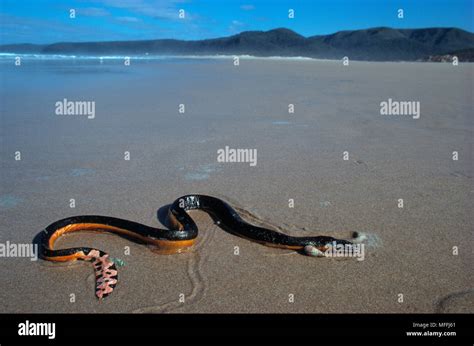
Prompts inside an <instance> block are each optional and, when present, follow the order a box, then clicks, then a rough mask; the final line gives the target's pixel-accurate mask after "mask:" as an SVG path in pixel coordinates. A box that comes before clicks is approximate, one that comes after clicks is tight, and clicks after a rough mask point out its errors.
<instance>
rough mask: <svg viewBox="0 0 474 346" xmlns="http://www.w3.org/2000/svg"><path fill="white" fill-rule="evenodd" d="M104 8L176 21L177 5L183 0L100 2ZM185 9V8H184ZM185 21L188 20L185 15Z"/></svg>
mask: <svg viewBox="0 0 474 346" xmlns="http://www.w3.org/2000/svg"><path fill="white" fill-rule="evenodd" d="M101 2H102V4H103V5H104V6H107V7H111V8H120V9H126V10H128V11H130V12H131V13H135V14H137V15H143V16H147V17H152V18H156V19H167V20H178V19H179V17H178V11H179V9H180V8H181V7H179V6H178V5H179V4H182V3H184V2H186V1H185V0H153V1H144V0H102V1H101ZM184 9H185V8H184ZM186 19H189V16H188V13H186Z"/></svg>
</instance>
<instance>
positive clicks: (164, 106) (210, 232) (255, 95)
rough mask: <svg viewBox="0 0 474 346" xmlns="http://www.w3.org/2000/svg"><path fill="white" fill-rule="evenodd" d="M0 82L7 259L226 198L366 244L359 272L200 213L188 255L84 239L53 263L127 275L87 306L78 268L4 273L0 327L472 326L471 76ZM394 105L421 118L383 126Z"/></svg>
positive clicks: (284, 66)
mask: <svg viewBox="0 0 474 346" xmlns="http://www.w3.org/2000/svg"><path fill="white" fill-rule="evenodd" d="M0 68H1V70H0V72H1V83H2V86H1V90H0V110H1V147H0V160H1V185H0V187H1V190H0V210H1V222H0V226H1V227H0V229H1V232H0V242H1V243H5V242H7V241H9V242H11V243H31V242H32V240H33V238H34V237H35V235H36V234H37V233H38V232H40V231H41V230H42V229H43V228H44V227H46V226H47V225H49V224H50V223H52V222H54V221H56V220H58V219H62V218H65V217H68V216H73V215H82V214H99V215H108V216H115V217H119V218H125V219H130V220H133V221H137V222H140V223H144V224H147V225H151V226H155V227H162V225H161V224H160V222H159V221H158V218H157V216H158V214H159V213H158V210H159V209H160V208H162V207H164V206H166V205H167V204H169V203H171V202H173V201H174V199H176V198H177V197H179V196H181V195H184V194H189V193H202V194H208V195H213V196H216V197H220V198H222V199H224V200H226V201H228V202H229V203H230V204H231V205H233V206H236V207H238V208H241V209H243V210H247V211H249V212H251V213H252V214H254V215H255V217H256V218H258V219H259V220H260V221H259V222H261V224H264V225H269V226H277V227H280V228H279V229H280V230H282V231H284V232H287V233H289V234H292V235H304V236H309V235H329V236H337V237H344V238H350V236H351V234H352V232H353V231H358V232H365V233H366V234H367V237H368V239H367V241H366V248H365V250H366V251H365V259H364V260H363V261H357V260H355V259H354V258H347V259H330V258H313V257H308V256H303V255H300V254H297V253H294V252H291V251H287V250H279V249H272V248H266V247H264V246H261V245H259V244H255V243H252V242H250V241H247V240H245V239H241V238H238V237H236V236H233V235H231V234H229V233H226V232H225V231H223V230H222V229H220V228H219V227H218V225H215V224H214V223H213V221H212V220H211V218H210V217H209V216H208V215H207V214H205V213H203V212H199V211H196V212H193V213H192V216H193V218H195V219H196V221H197V224H198V227H199V230H200V236H199V241H198V244H197V246H196V247H195V248H194V249H193V250H192V251H190V252H187V253H184V254H178V255H159V254H156V253H154V252H152V251H150V249H149V248H147V247H146V246H144V245H140V244H135V243H133V242H130V241H128V240H125V239H122V238H120V237H117V236H114V235H104V234H96V233H77V234H73V235H68V236H65V237H63V238H61V239H60V240H59V241H58V242H57V245H58V246H59V247H69V246H89V247H95V248H98V249H101V250H104V251H106V252H108V253H109V254H110V255H111V256H112V257H115V258H120V259H122V260H123V261H124V262H125V266H123V267H121V268H119V283H118V286H117V288H116V290H115V291H114V292H113V294H112V295H111V296H110V297H108V298H107V299H105V300H104V301H101V302H99V301H98V300H97V299H96V298H95V296H94V274H93V270H92V267H91V266H90V265H89V264H86V263H77V264H71V265H61V264H57V263H52V262H45V261H42V260H39V261H30V259H28V258H0V261H1V265H0V277H1V283H0V307H1V311H2V312H82V313H86V312H177V313H181V312H204V313H208V312H257V313H258V312H279V313H280V312H281V313H283V312H285V313H286V312H288V313H295V312H305V313H355V312H377V313H379V312H380V313H382V312H393V313H419V312H423V313H424V312H471V313H472V312H474V289H473V282H472V274H473V272H472V263H473V257H474V256H473V251H472V249H473V240H472V239H473V238H472V230H473V225H474V222H473V217H472V210H474V208H473V207H474V206H473V192H474V187H473V182H472V179H473V176H474V172H473V165H472V162H473V157H472V153H473V151H472V149H473V148H472V138H473V129H474V127H473V99H472V90H473V76H474V65H473V64H460V65H459V66H456V67H455V66H452V65H450V64H436V63H367V62H351V63H350V65H349V66H342V63H341V62H339V61H316V60H315V61H304V60H302V61H298V60H269V59H242V60H241V61H240V66H234V65H233V63H232V60H231V59H216V60H206V59H203V60H199V59H194V60H193V59H191V60H186V59H175V60H172V59H171V60H150V61H144V62H135V61H133V60H132V63H131V65H130V66H123V65H122V64H120V63H117V62H104V63H103V64H99V63H96V62H94V61H87V62H84V61H83V62H81V61H73V62H54V61H53V62H33V61H25V62H24V63H23V64H22V66H21V67H16V66H13V63H11V62H8V64H7V63H6V62H2V64H1V66H0ZM64 98H67V99H68V100H72V101H80V100H81V101H82V100H85V101H95V104H96V106H95V107H96V110H95V112H96V114H95V118H94V119H87V117H85V116H80V115H56V114H55V103H56V102H57V101H62V100H63V99H64ZM389 98H391V99H393V100H400V101H409V100H410V101H419V102H420V104H421V117H420V119H413V118H412V117H410V116H396V115H391V116H390V115H381V114H380V102H382V101H387V100H388V99H389ZM181 103H182V104H185V109H186V111H185V113H184V114H180V113H179V112H178V105H179V104H181ZM290 103H291V104H294V107H295V113H294V114H289V113H288V104H290ZM225 146H229V147H230V148H252V149H257V152H258V161H257V165H256V166H255V167H252V166H250V165H249V164H248V163H219V162H217V150H218V149H222V148H224V147H225ZM17 151H20V152H21V160H19V161H16V160H15V159H14V158H15V152H17ZM344 151H347V152H348V153H349V159H348V160H343V152H344ZM453 151H457V152H458V153H459V159H458V160H457V161H454V160H453V159H452V155H453V154H452V153H453ZM125 152H129V153H130V160H125V159H124V155H125V154H124V153H125ZM71 199H74V200H75V208H71V207H70V200H71ZM289 199H293V200H294V208H289ZM399 199H403V203H404V207H403V208H399V207H398V203H399V202H398V200H399ZM250 221H252V219H250ZM236 246H237V247H238V250H239V254H238V255H236V254H235V249H236V248H235V247H236ZM453 247H457V248H458V254H457V255H454V254H453ZM128 249H129V250H130V254H125V252H126V251H127V250H128ZM180 294H183V295H184V298H185V301H184V303H181V302H179V298H180ZM400 294H402V295H403V302H400V301H399V300H400V297H401V296H400ZM71 295H74V296H71ZM290 295H292V296H290ZM71 297H74V302H71ZM291 297H293V298H294V301H292V302H291V301H290V300H291V299H290V298H291Z"/></svg>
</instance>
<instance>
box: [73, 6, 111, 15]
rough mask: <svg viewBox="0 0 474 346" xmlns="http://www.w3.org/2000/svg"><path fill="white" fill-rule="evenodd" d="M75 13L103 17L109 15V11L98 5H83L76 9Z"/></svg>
mask: <svg viewBox="0 0 474 346" xmlns="http://www.w3.org/2000/svg"><path fill="white" fill-rule="evenodd" d="M76 13H77V14H78V15H81V16H87V17H105V16H108V15H110V12H109V11H107V10H106V9H104V8H100V7H84V8H78V9H76Z"/></svg>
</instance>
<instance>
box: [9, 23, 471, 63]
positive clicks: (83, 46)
mask: <svg viewBox="0 0 474 346" xmlns="http://www.w3.org/2000/svg"><path fill="white" fill-rule="evenodd" d="M472 48H474V34H473V33H470V32H467V31H464V30H461V29H457V28H427V29H392V28H387V27H379V28H371V29H365V30H352V31H339V32H336V33H334V34H331V35H319V36H310V37H304V36H301V35H299V34H297V33H296V32H294V31H291V30H289V29H285V28H279V29H273V30H269V31H244V32H241V33H240V34H237V35H233V36H228V37H222V38H216V39H208V40H199V41H182V40H172V39H160V40H146V41H114V42H60V43H54V44H49V45H27V44H21V45H4V46H0V51H1V52H13V53H25V52H28V51H29V52H32V53H43V54H86V55H87V54H89V55H96V54H102V55H106V54H129V55H138V54H145V53H149V54H161V55H166V54H168V55H214V54H225V55H234V54H238V55H241V54H248V55H254V56H289V57H291V56H304V57H311V58H321V59H341V58H342V57H344V56H348V57H349V58H350V59H351V60H378V61H399V60H404V61H410V60H423V59H426V57H427V56H436V55H444V54H449V52H453V51H460V50H465V49H472Z"/></svg>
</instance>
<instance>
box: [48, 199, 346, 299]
mask: <svg viewBox="0 0 474 346" xmlns="http://www.w3.org/2000/svg"><path fill="white" fill-rule="evenodd" d="M194 209H201V210H203V211H205V212H207V213H209V214H210V215H211V216H212V217H213V218H214V219H215V220H217V222H218V224H219V226H220V227H222V228H223V229H224V230H226V231H228V232H229V233H232V234H235V235H237V236H240V237H243V238H246V239H248V240H251V241H254V242H257V243H261V244H263V245H266V246H272V247H278V248H285V249H292V250H296V251H300V250H303V249H305V250H306V248H305V247H309V248H315V249H318V250H320V251H324V250H325V249H326V248H327V246H328V244H334V243H336V244H343V245H345V244H351V242H349V241H347V240H342V239H336V238H332V237H327V236H314V237H293V236H289V235H286V234H283V233H280V232H277V231H273V230H270V229H266V228H262V227H257V226H254V225H251V224H249V223H247V222H245V221H244V220H243V219H242V218H241V217H240V216H239V214H238V213H237V212H236V211H235V210H234V209H233V208H232V207H231V206H230V205H229V204H227V203H226V202H224V201H222V200H220V199H218V198H215V197H211V196H204V195H186V196H182V197H180V198H178V199H177V200H176V201H175V202H174V203H173V204H172V205H171V206H170V208H169V210H168V218H169V221H170V224H171V228H172V229H170V230H165V229H158V228H153V227H149V226H146V225H143V224H140V223H137V222H133V221H128V220H124V219H118V218H114V217H108V216H99V215H82V216H74V217H69V218H66V219H62V220H59V221H56V222H54V223H52V224H51V225H49V226H48V227H46V228H45V230H44V231H43V232H42V234H41V238H42V239H41V241H40V247H39V248H40V251H39V254H40V257H41V258H43V259H45V260H49V261H58V262H66V261H76V260H82V261H89V262H92V263H93V265H94V268H95V274H96V296H97V298H99V299H102V298H104V297H106V296H108V295H109V294H110V293H111V292H112V291H113V290H114V288H115V286H116V284H117V280H118V275H117V268H116V266H115V263H114V262H113V261H112V259H111V258H110V257H109V255H108V254H107V253H105V252H103V251H101V250H98V249H93V248H88V247H75V248H69V249H54V243H55V241H56V239H58V238H59V237H60V236H61V235H63V234H65V233H70V232H74V231H82V230H99V231H106V232H112V233H116V234H119V235H122V236H124V237H127V238H132V239H135V240H138V241H140V242H144V243H147V244H151V245H154V246H157V247H158V248H159V249H160V251H161V252H166V253H178V252H181V251H183V250H184V249H186V248H189V247H191V246H192V245H193V244H194V242H195V240H196V237H197V235H198V228H197V226H196V223H195V222H194V221H193V219H192V218H191V217H190V216H189V215H188V213H187V211H189V210H194Z"/></svg>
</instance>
